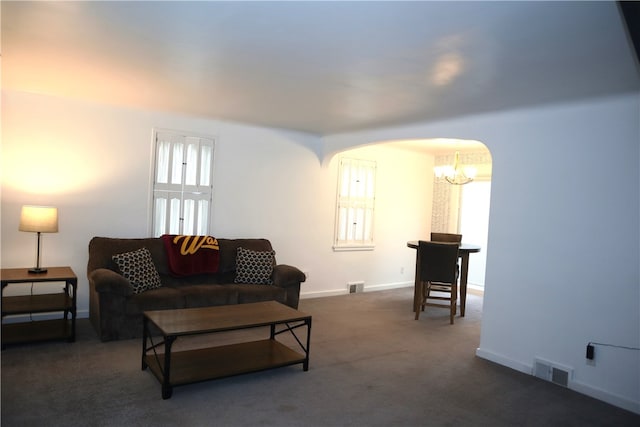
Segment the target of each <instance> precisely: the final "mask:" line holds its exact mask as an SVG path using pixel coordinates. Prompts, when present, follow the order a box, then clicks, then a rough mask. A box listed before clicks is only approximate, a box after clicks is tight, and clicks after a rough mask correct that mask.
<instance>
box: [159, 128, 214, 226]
mask: <svg viewBox="0 0 640 427" xmlns="http://www.w3.org/2000/svg"><path fill="white" fill-rule="evenodd" d="M214 158H215V139H214V138H213V137H210V136H203V135H195V134H191V133H188V132H179V131H174V130H165V129H154V131H153V169H152V173H153V176H152V181H151V182H152V191H151V209H150V210H151V235H152V236H154V237H158V236H161V235H162V234H188V235H209V227H210V224H211V215H212V212H213V169H214Z"/></svg>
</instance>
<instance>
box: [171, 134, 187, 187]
mask: <svg viewBox="0 0 640 427" xmlns="http://www.w3.org/2000/svg"><path fill="white" fill-rule="evenodd" d="M183 151H184V144H180V143H176V144H174V145H173V153H172V156H173V157H172V159H171V183H172V184H182V161H183V160H182V159H183Z"/></svg>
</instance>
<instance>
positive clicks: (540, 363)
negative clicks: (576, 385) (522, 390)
mask: <svg viewBox="0 0 640 427" xmlns="http://www.w3.org/2000/svg"><path fill="white" fill-rule="evenodd" d="M533 369H534V371H533V375H534V376H536V377H538V378H540V379H543V380H545V381H551V382H552V383H554V384H558V385H561V386H563V387H568V386H569V380H570V379H571V372H572V370H571V368H567V367H565V366H560V365H558V364H555V363H552V362H548V361H546V360H542V359H536V360H535V365H534V368H533Z"/></svg>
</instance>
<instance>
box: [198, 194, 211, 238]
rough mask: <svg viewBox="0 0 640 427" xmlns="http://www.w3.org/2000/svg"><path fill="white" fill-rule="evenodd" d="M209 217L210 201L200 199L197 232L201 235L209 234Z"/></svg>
mask: <svg viewBox="0 0 640 427" xmlns="http://www.w3.org/2000/svg"><path fill="white" fill-rule="evenodd" d="M208 219H209V202H208V201H207V200H199V201H198V221H197V228H198V230H197V231H198V233H197V234H198V235H199V236H204V235H206V234H207V230H208V229H209V226H208Z"/></svg>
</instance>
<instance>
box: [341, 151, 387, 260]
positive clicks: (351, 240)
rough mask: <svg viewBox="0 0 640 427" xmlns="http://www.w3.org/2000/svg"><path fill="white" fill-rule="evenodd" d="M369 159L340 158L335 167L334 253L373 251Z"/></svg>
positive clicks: (372, 187)
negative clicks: (336, 182)
mask: <svg viewBox="0 0 640 427" xmlns="http://www.w3.org/2000/svg"><path fill="white" fill-rule="evenodd" d="M376 169H377V164H376V162H375V161H373V160H363V159H352V158H346V157H345V158H342V159H340V164H339V167H338V189H337V192H336V193H337V197H336V224H335V233H334V244H333V250H334V251H366V250H373V249H374V248H375V243H374V239H373V231H374V216H375V215H374V213H375V200H376V197H375V195H376Z"/></svg>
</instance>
